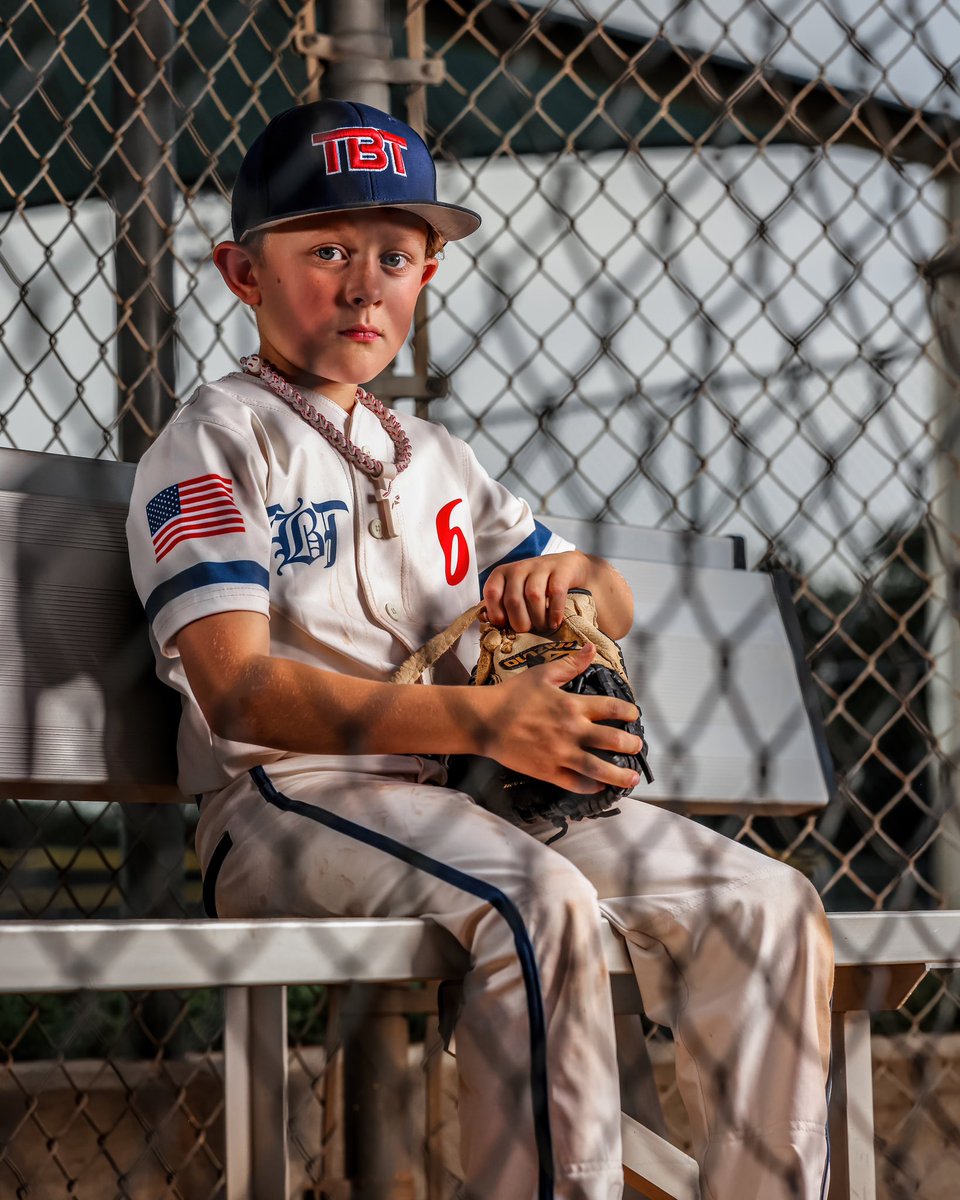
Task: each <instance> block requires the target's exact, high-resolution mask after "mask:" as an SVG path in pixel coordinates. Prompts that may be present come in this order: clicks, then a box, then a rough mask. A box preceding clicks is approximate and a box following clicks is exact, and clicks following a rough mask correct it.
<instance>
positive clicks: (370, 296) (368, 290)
mask: <svg viewBox="0 0 960 1200" xmlns="http://www.w3.org/2000/svg"><path fill="white" fill-rule="evenodd" d="M378 265H379V264H377V263H364V262H358V263H357V264H356V266H355V268H354V270H353V271H351V272H350V278H349V279H348V280H347V281H346V285H347V287H346V293H347V301H348V302H349V303H350V304H351V305H353V306H354V307H355V308H369V307H370V306H371V305H374V304H378V303H379V302H380V298H381V292H380V280H379V276H378V272H377V267H378Z"/></svg>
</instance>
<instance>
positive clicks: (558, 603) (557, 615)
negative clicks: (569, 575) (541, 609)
mask: <svg viewBox="0 0 960 1200" xmlns="http://www.w3.org/2000/svg"><path fill="white" fill-rule="evenodd" d="M566 603H567V589H566V588H561V589H560V590H559V591H556V592H555V591H554V590H553V588H551V589H550V599H549V605H548V608H547V621H546V625H547V628H548V629H559V627H560V622H561V621H562V620H563V610H564V608H565V606H566Z"/></svg>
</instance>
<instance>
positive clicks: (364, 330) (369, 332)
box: [340, 325, 380, 342]
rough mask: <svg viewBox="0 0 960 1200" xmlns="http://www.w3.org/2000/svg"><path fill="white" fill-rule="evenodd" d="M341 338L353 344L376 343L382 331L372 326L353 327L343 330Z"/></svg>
mask: <svg viewBox="0 0 960 1200" xmlns="http://www.w3.org/2000/svg"><path fill="white" fill-rule="evenodd" d="M340 336H341V337H345V338H349V339H350V340H351V341H352V342H375V341H376V340H377V338H378V337H380V330H379V329H375V328H374V327H373V326H372V325H351V326H350V328H349V329H341V330H340Z"/></svg>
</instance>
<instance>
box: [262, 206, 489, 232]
mask: <svg viewBox="0 0 960 1200" xmlns="http://www.w3.org/2000/svg"><path fill="white" fill-rule="evenodd" d="M364 208H399V209H401V210H402V211H403V212H410V213H414V214H415V215H416V216H418V217H422V218H423V220H424V221H426V223H427V224H428V225H432V226H433V228H434V229H435V230H436V231H437V233H439V234H440V236H441V237H443V238H444V239H446V241H448V242H458V241H459V240H460V239H461V238H465V237H469V235H470V234H471V233H476V231H477V230H478V229H479V228H480V215H479V213H475V212H474V211H473V210H472V209H470V208H461V207H460V205H459V204H443V203H441V202H440V201H439V200H438V201H435V202H434V201H429V200H424V201H418V202H411V203H409V204H403V203H401V204H390V203H385V202H384V201H382V200H363V201H357V203H356V204H334V205H331V206H330V207H328V208H306V209H304V210H303V211H302V212H291V213H284V214H283V216H281V217H273V218H271V220H269V221H263V222H261V223H260V224H259V225H251V226H250V228H249V229H245V230H244V231H243V233H242V234H241V240H242V239H243V238H245V237H246V236H247V235H248V234H251V233H259V232H261V231H262V230H264V229H273V228H275V227H276V226H277V225H286V224H288V223H289V222H290V221H297V220H299V219H300V218H301V217H313V216H325V215H326V214H328V213H329V214H333V213H340V212H354V211H355V210H357V209H364Z"/></svg>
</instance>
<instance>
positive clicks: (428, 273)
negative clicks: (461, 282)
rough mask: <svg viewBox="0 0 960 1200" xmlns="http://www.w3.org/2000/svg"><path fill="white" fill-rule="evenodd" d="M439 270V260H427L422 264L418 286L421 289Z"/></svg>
mask: <svg viewBox="0 0 960 1200" xmlns="http://www.w3.org/2000/svg"><path fill="white" fill-rule="evenodd" d="M439 270H440V263H439V260H438V259H436V258H427V259H424V262H423V274H422V275H421V276H420V286H421V287H423V286H424V285H425V284H427V283H429V282H430V280H431V279H432V278H433V277H434V275H436V273H437V272H438V271H439Z"/></svg>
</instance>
